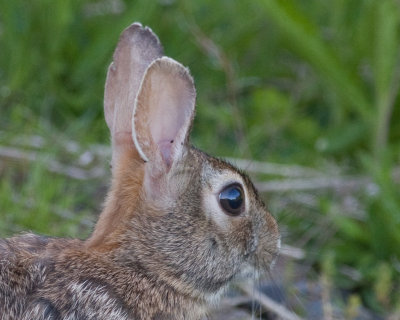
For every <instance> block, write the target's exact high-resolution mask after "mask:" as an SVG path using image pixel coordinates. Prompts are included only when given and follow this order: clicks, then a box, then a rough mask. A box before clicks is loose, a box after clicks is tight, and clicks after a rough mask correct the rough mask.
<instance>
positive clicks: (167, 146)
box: [132, 57, 196, 172]
mask: <svg viewBox="0 0 400 320" xmlns="http://www.w3.org/2000/svg"><path fill="white" fill-rule="evenodd" d="M195 99H196V91H195V88H194V84H193V79H192V77H191V76H190V74H189V71H188V70H187V69H186V68H185V67H183V66H182V65H181V64H180V63H178V62H176V61H175V60H173V59H171V58H168V57H162V58H160V59H157V60H155V61H154V62H153V63H152V64H151V65H150V66H149V67H148V68H147V70H146V73H145V75H144V78H143V80H142V84H141V87H140V89H139V93H138V95H137V98H136V102H135V107H134V111H133V112H134V113H133V119H132V136H133V140H134V142H135V146H136V148H137V150H138V151H139V154H140V156H141V157H142V159H143V160H144V161H146V162H149V164H150V165H151V167H153V168H154V167H157V168H158V169H161V170H162V171H164V172H168V171H169V169H170V168H171V166H172V165H173V164H174V163H175V162H176V161H177V160H178V159H179V158H181V156H182V154H183V152H184V149H185V146H186V145H187V144H188V139H189V132H190V128H191V125H192V122H193V117H194V107H195ZM153 164H154V165H155V166H153Z"/></svg>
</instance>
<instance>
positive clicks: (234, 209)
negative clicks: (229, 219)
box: [219, 184, 244, 216]
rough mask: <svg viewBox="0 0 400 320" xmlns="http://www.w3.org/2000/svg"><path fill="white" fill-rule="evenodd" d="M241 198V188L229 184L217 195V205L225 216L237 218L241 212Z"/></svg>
mask: <svg viewBox="0 0 400 320" xmlns="http://www.w3.org/2000/svg"><path fill="white" fill-rule="evenodd" d="M243 198H244V197H243V189H242V187H241V186H240V185H238V184H231V185H229V186H227V187H226V188H225V189H224V190H222V191H221V193H220V194H219V203H220V205H221V207H222V209H224V211H225V212H226V213H227V214H229V215H232V216H237V215H239V214H240V213H242V212H243V207H244V206H243V203H244V201H243Z"/></svg>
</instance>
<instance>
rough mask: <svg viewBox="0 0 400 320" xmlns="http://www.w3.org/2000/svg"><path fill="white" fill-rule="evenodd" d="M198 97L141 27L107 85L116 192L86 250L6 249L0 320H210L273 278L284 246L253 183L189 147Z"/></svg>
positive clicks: (51, 241)
mask: <svg viewBox="0 0 400 320" xmlns="http://www.w3.org/2000/svg"><path fill="white" fill-rule="evenodd" d="M195 98H196V91H195V87H194V83H193V79H192V77H191V75H190V74H189V71H188V69H186V68H185V67H183V66H182V65H181V64H180V63H178V62H176V61H175V60H173V59H171V58H168V57H165V56H164V55H163V49H162V46H161V43H160V41H159V39H158V38H157V36H156V35H155V34H154V33H153V32H152V30H151V29H150V28H148V27H142V25H141V24H140V23H134V24H132V25H131V26H129V27H128V28H127V29H125V30H124V31H123V33H122V35H121V36H120V39H119V42H118V45H117V48H116V50H115V52H114V55H113V62H112V63H111V65H110V67H109V69H108V73H107V79H106V84H105V94H104V114H105V120H106V123H107V125H108V127H109V129H110V133H111V144H112V155H111V171H112V183H111V187H110V190H109V192H108V195H107V198H106V200H105V204H104V209H103V211H102V213H101V215H100V217H99V220H98V222H97V224H96V225H95V227H94V230H93V233H92V234H91V236H90V237H89V238H88V239H86V240H78V239H60V238H52V237H45V236H38V235H34V234H30V233H26V234H22V235H19V236H15V237H12V238H8V239H1V240H0V319H1V320H11V319H15V320H17V319H18V320H32V319H35V320H44V319H46V320H47V319H48V320H50V319H53V320H67V319H68V320H72V319H86V320H95V319H96V320H102V319H104V320H105V319H107V320H110V319H111V320H113V319H115V320H116V319H118V320H124V319H135V320H144V319H146V320H148V319H155V320H167V319H169V320H172V319H174V320H176V319H178V320H179V319H186V320H192V319H193V320H195V319H204V317H205V316H206V315H207V310H208V308H209V306H210V305H212V304H215V303H216V302H217V301H218V299H219V297H220V296H221V295H222V294H223V292H224V291H225V289H226V288H227V286H228V285H229V284H230V283H231V282H232V280H233V279H235V278H237V277H240V276H242V275H244V274H245V273H246V272H248V270H252V271H251V272H258V271H262V270H268V269H269V268H270V267H271V265H272V264H273V261H274V260H275V259H276V256H277V254H278V252H279V247H280V235H279V230H278V226H277V223H276V221H275V219H274V218H273V217H272V215H270V213H269V212H268V211H267V209H266V207H265V205H264V204H263V202H262V201H261V199H260V197H259V195H258V194H257V191H256V189H255V187H254V186H253V184H252V182H251V181H250V179H249V178H248V177H247V176H246V175H245V174H244V173H243V172H241V171H240V170H238V169H237V168H235V167H234V166H233V165H231V164H229V163H227V162H224V161H223V160H220V159H217V158H214V157H211V156H209V155H207V154H206V153H204V152H203V151H200V150H199V149H196V148H195V147H193V146H191V144H190V142H189V132H190V129H191V126H192V123H193V118H194V113H195Z"/></svg>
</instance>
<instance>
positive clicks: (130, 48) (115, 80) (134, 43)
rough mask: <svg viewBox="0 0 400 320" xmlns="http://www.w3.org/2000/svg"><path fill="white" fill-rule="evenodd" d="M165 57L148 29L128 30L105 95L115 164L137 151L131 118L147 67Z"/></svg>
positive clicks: (115, 57)
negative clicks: (122, 154) (124, 153)
mask: <svg viewBox="0 0 400 320" xmlns="http://www.w3.org/2000/svg"><path fill="white" fill-rule="evenodd" d="M162 56H163V49H162V46H161V43H160V41H159V40H158V38H157V36H156V35H155V34H154V33H153V32H152V31H151V29H150V28H148V27H142V25H141V24H140V23H133V24H132V25H131V26H129V27H128V28H126V29H125V30H124V31H123V32H122V34H121V36H120V39H119V42H118V45H117V48H116V49H115V51H114V55H113V62H112V63H111V65H110V67H109V68H108V73H107V80H106V85H105V91H104V115H105V119H106V123H107V125H108V127H109V129H110V132H111V138H112V146H113V148H112V149H113V151H112V152H113V154H112V159H113V160H112V162H115V161H116V158H117V157H118V155H119V153H120V152H121V151H123V150H125V149H126V148H134V144H133V141H132V115H133V107H134V104H135V99H136V96H137V93H138V90H139V87H140V83H141V81H142V78H143V75H144V73H145V71H146V69H147V68H148V66H149V65H150V64H151V62H153V61H154V60H156V59H157V58H159V57H162Z"/></svg>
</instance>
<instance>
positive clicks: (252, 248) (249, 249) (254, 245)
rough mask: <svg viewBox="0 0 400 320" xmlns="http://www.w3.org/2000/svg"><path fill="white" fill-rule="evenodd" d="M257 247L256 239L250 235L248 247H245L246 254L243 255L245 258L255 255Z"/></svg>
mask: <svg viewBox="0 0 400 320" xmlns="http://www.w3.org/2000/svg"><path fill="white" fill-rule="evenodd" d="M257 247H258V238H257V237H256V236H255V235H252V237H251V239H250V241H249V243H248V246H247V250H246V251H247V252H246V253H245V256H246V257H248V256H249V255H251V254H253V253H255V252H256V251H257Z"/></svg>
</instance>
